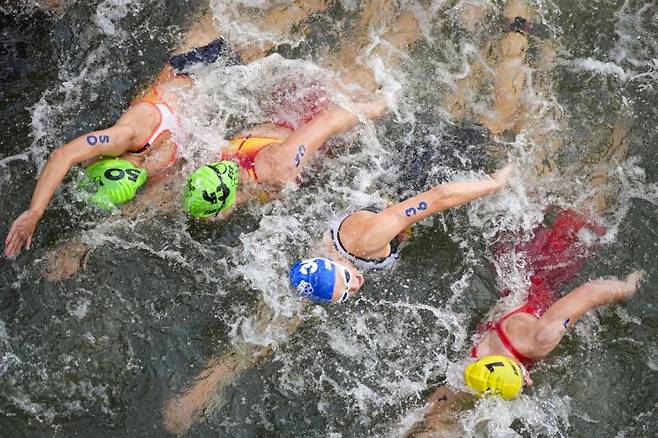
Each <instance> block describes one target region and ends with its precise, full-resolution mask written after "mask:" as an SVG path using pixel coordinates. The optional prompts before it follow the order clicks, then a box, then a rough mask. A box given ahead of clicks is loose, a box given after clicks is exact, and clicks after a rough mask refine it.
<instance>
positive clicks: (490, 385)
mask: <svg viewBox="0 0 658 438" xmlns="http://www.w3.org/2000/svg"><path fill="white" fill-rule="evenodd" d="M464 379H465V380H466V384H467V385H468V386H470V387H471V388H473V389H474V390H475V392H477V393H478V394H482V395H499V396H501V397H502V398H504V399H505V400H513V399H515V398H516V397H517V396H518V395H519V393H520V392H521V390H522V389H523V380H524V379H523V370H522V368H521V365H519V364H518V363H517V362H516V361H514V360H512V359H510V358H508V357H505V356H485V357H483V358H482V359H480V360H478V361H476V362H473V363H472V364H469V365H468V366H467V367H466V369H465V370H464Z"/></svg>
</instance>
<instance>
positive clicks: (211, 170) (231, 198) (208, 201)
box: [183, 161, 239, 218]
mask: <svg viewBox="0 0 658 438" xmlns="http://www.w3.org/2000/svg"><path fill="white" fill-rule="evenodd" d="M238 181H239V176H238V165H237V164H235V163H234V162H233V161H220V162H218V163H213V164H206V165H205V166H201V167H199V168H198V169H197V170H195V171H194V172H192V174H191V175H190V177H189V178H188V179H187V183H186V184H185V190H183V207H185V210H187V212H188V213H189V214H190V215H192V216H194V217H196V218H207V217H211V216H216V215H217V214H219V213H220V212H222V211H224V210H227V209H229V208H231V206H233V203H234V202H235V197H236V195H237V193H238Z"/></svg>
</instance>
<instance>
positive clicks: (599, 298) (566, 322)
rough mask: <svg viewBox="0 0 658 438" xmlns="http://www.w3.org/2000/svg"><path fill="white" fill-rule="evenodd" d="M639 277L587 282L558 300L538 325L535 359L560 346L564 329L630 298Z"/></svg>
mask: <svg viewBox="0 0 658 438" xmlns="http://www.w3.org/2000/svg"><path fill="white" fill-rule="evenodd" d="M642 276H643V273H642V272H639V271H636V272H633V273H631V274H629V275H628V276H627V277H626V279H624V280H617V279H608V280H596V281H590V282H588V283H585V284H584V285H582V286H580V287H578V288H576V289H574V290H573V291H571V292H570V293H568V294H567V295H565V296H564V297H562V298H560V299H559V300H558V301H557V302H556V303H555V304H553V305H552V306H551V307H549V308H548V310H546V312H545V313H544V315H542V317H541V318H540V319H539V321H537V324H538V329H537V331H536V333H535V346H536V347H537V349H538V352H537V355H538V356H546V355H548V354H549V353H550V352H551V351H552V350H553V349H554V348H555V347H557V345H558V344H559V343H560V340H561V339H562V337H563V336H564V333H565V332H566V329H567V328H569V327H571V326H572V325H573V324H575V323H576V321H578V319H580V318H581V317H582V316H583V315H584V314H585V313H587V312H588V311H590V310H591V309H594V308H596V307H599V306H603V305H605V304H610V303H614V302H617V301H621V300H624V299H626V298H630V297H631V296H632V295H633V294H634V293H635V291H636V289H637V286H638V283H639V282H640V280H641V279H642Z"/></svg>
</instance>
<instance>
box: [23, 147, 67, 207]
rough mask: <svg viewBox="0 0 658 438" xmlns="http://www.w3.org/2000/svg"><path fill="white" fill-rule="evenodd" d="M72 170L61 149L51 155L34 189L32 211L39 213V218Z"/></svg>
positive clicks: (31, 203)
mask: <svg viewBox="0 0 658 438" xmlns="http://www.w3.org/2000/svg"><path fill="white" fill-rule="evenodd" d="M70 168H71V164H70V161H69V160H68V158H67V157H66V155H65V154H62V153H60V151H59V149H58V150H56V151H55V152H53V153H52V154H51V155H50V157H49V158H48V162H47V163H46V167H44V169H43V172H42V173H41V176H40V177H39V181H38V182H37V186H36V187H35V189H34V194H33V195H32V201H31V202H30V210H32V211H33V212H35V213H37V214H38V215H39V217H41V216H43V213H44V212H45V211H46V208H47V207H48V204H49V203H50V200H51V199H52V197H53V196H54V194H55V191H56V190H57V187H59V185H60V184H61V183H62V181H63V180H64V177H65V176H66V174H67V173H68V171H69V169H70Z"/></svg>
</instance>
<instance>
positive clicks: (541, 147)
mask: <svg viewBox="0 0 658 438" xmlns="http://www.w3.org/2000/svg"><path fill="white" fill-rule="evenodd" d="M454 10H455V12H456V16H457V21H458V22H459V24H460V25H461V26H462V27H463V28H464V29H466V30H467V31H469V32H471V33H474V32H476V30H477V28H478V26H480V27H481V26H483V24H484V23H483V21H484V20H485V18H488V17H490V16H491V12H492V11H491V4H490V3H487V2H478V1H472V0H463V1H460V2H459V3H458V5H456V6H455V8H454ZM502 12H503V16H504V24H503V25H502V26H501V31H502V33H501V35H500V36H499V37H498V38H496V39H494V40H492V41H487V42H486V43H485V44H484V45H483V47H482V49H481V50H480V52H479V56H477V57H476V58H475V60H474V61H473V62H472V64H471V65H469V66H468V67H469V70H468V74H467V76H466V77H465V78H463V79H459V80H458V81H456V83H455V84H454V85H453V86H452V87H451V89H450V90H449V92H448V93H447V94H446V96H444V103H445V107H446V109H447V110H448V112H449V113H450V114H451V115H452V116H453V117H455V118H457V119H467V118H472V119H473V120H475V121H477V122H478V123H480V124H481V125H482V126H484V127H485V128H487V129H488V130H489V132H490V133H491V134H493V135H494V136H500V135H503V134H512V135H515V136H516V135H517V134H520V133H524V134H525V135H526V136H527V140H529V141H530V142H531V143H532V145H533V153H534V158H535V159H534V161H535V166H536V168H537V170H538V171H539V172H546V171H552V170H554V169H555V167H556V166H555V163H554V161H555V157H554V154H555V153H556V151H557V150H558V149H559V148H560V147H561V146H562V136H561V135H560V131H561V130H562V129H564V126H563V123H564V120H563V115H562V111H563V110H562V107H561V106H560V105H559V104H556V102H557V99H556V97H555V95H554V92H553V90H552V86H551V84H552V68H553V66H554V65H555V59H556V49H555V47H554V44H553V43H551V42H548V41H542V40H540V39H539V38H537V37H533V36H532V27H533V24H532V23H533V21H534V19H535V17H534V15H533V11H532V10H531V8H530V6H529V3H528V2H527V1H526V0H508V1H507V2H505V5H504V7H503V11H502ZM530 48H534V49H536V50H535V53H534V54H533V57H529V56H528V50H529V49H530ZM529 58H533V59H534V61H532V62H531V61H530V59H529ZM483 89H491V90H492V92H491V93H482V90H483Z"/></svg>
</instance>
